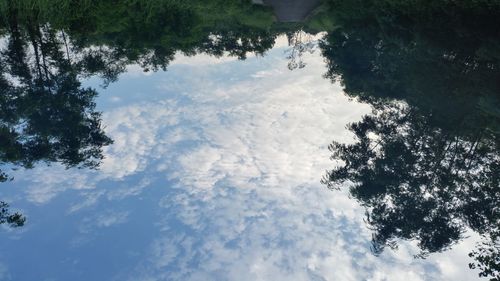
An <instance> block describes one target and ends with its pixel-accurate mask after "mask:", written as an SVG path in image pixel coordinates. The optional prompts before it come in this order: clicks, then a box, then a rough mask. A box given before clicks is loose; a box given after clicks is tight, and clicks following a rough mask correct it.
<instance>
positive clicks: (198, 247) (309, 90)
mask: <svg viewBox="0 0 500 281" xmlns="http://www.w3.org/2000/svg"><path fill="white" fill-rule="evenodd" d="M287 50H289V47H288V46H286V40H285V39H284V38H280V39H279V40H278V43H277V44H276V46H275V48H274V49H272V50H270V51H269V52H268V53H267V54H266V55H265V56H264V57H262V56H259V57H256V56H250V57H249V58H248V59H247V60H245V61H239V60H237V59H235V58H230V57H223V58H220V59H217V58H213V57H209V56H207V55H197V56H194V57H185V56H182V55H179V56H177V58H176V60H175V61H174V62H173V63H172V64H171V65H170V66H169V68H168V71H166V72H157V73H144V72H142V70H141V69H140V68H139V67H138V66H130V67H129V68H128V72H127V73H125V74H123V75H121V77H120V79H119V81H118V82H116V83H113V84H111V85H109V86H108V87H107V88H106V89H102V88H99V84H100V83H99V81H98V80H97V79H91V80H89V81H87V82H86V83H87V84H88V85H91V86H95V87H98V91H99V92H100V96H99V98H98V99H97V100H96V102H97V107H98V109H99V110H100V111H102V112H103V116H102V117H103V124H104V126H105V131H106V133H107V134H108V135H109V136H110V137H111V138H112V139H114V144H112V145H110V146H109V147H106V148H105V151H104V154H105V159H104V160H103V163H102V165H101V167H100V169H99V170H97V171H94V170H85V169H69V170H67V169H65V168H64V167H62V166H60V165H58V164H52V165H50V166H47V165H45V164H40V165H38V166H37V167H35V168H34V169H31V170H22V169H20V170H18V171H15V172H14V173H13V174H12V175H13V176H14V177H15V180H14V181H13V182H10V183H7V184H3V186H2V188H1V190H0V196H1V198H2V200H4V201H6V202H8V203H10V204H11V206H12V207H13V208H14V209H16V210H20V211H21V212H22V213H24V214H25V215H26V216H27V223H26V225H25V226H24V227H22V228H17V229H11V228H8V227H5V226H4V227H3V228H2V229H1V234H0V235H2V239H1V241H0V280H18V281H24V280H47V281H48V280H144V281H146V280H147V281H149V280H151V281H152V280H241V281H245V280H287V281H290V280H314V281H319V280H371V281H376V280H379V281H382V280H406V281H416V280H475V279H476V278H477V272H474V271H472V270H469V269H468V266H467V264H468V262H470V260H469V258H468V257H467V253H468V252H469V251H470V250H471V249H473V247H474V240H475V239H474V237H472V238H471V239H467V240H465V241H464V242H462V243H460V244H458V245H455V246H454V247H453V249H452V250H450V251H446V252H444V253H438V254H435V255H432V256H430V257H429V258H427V259H415V258H414V257H413V255H415V254H417V253H418V248H417V247H416V246H415V243H413V242H411V241H410V242H405V241H401V242H400V243H399V248H398V249H397V250H386V251H384V252H383V253H382V254H381V255H380V256H374V255H373V254H372V253H371V251H370V239H371V233H370V230H369V229H368V228H367V226H366V224H365V223H364V220H363V219H364V216H365V211H364V209H363V208H362V207H360V206H359V204H358V203H357V202H356V201H355V200H353V199H351V198H349V196H348V194H346V193H345V192H344V191H331V190H328V189H327V188H326V186H324V185H322V184H321V183H320V180H321V178H322V177H323V176H324V175H325V174H326V170H329V169H331V168H332V167H334V166H335V165H336V163H335V162H334V161H333V160H331V159H330V153H329V151H328V148H327V147H328V145H329V144H330V143H331V142H332V141H334V140H335V141H340V142H345V143H349V142H353V141H354V139H353V135H352V134H351V133H350V132H349V131H348V130H347V129H346V125H347V124H348V123H351V122H356V121H358V120H360V119H361V117H362V116H363V115H365V114H368V113H369V112H370V107H369V106H368V105H366V104H361V103H358V102H357V101H354V100H350V99H348V98H347V97H346V96H345V95H344V94H343V91H342V86H341V85H340V84H335V83H332V82H331V81H329V80H327V79H324V78H323V74H324V73H325V72H326V68H325V64H324V61H323V59H322V57H321V54H320V53H319V51H316V52H314V53H313V54H308V55H306V56H305V58H304V60H305V62H306V63H307V66H306V67H305V68H303V69H296V70H293V71H290V70H289V69H288V68H287V59H286V55H287Z"/></svg>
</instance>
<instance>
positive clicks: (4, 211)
mask: <svg viewBox="0 0 500 281" xmlns="http://www.w3.org/2000/svg"><path fill="white" fill-rule="evenodd" d="M25 222H26V218H25V217H24V216H23V215H21V214H19V213H11V212H10V211H9V204H7V203H5V202H2V201H0V224H4V223H6V224H8V225H9V226H11V227H20V226H23V225H24V223H25Z"/></svg>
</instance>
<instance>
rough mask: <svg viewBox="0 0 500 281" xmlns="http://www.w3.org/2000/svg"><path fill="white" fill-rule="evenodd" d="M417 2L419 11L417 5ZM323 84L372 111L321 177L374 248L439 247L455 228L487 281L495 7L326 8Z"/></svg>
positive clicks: (496, 161)
mask: <svg viewBox="0 0 500 281" xmlns="http://www.w3.org/2000/svg"><path fill="white" fill-rule="evenodd" d="M424 2H425V3H424ZM329 3H330V5H331V11H330V13H331V15H332V17H333V18H334V19H335V23H336V28H335V30H333V31H331V32H330V33H329V34H328V36H327V37H326V38H325V39H324V40H323V42H322V44H321V45H320V47H321V49H322V52H323V55H324V57H325V59H326V61H327V66H328V72H327V73H326V77H328V78H330V79H332V80H334V81H340V82H341V83H342V84H343V86H344V88H345V92H346V93H347V94H348V95H349V96H351V97H353V98H355V99H357V100H359V101H363V102H368V103H370V104H371V105H373V108H374V110H373V113H372V114H370V115H367V116H365V117H364V118H363V120H361V121H360V122H357V123H354V124H350V125H349V126H348V129H349V130H350V131H352V132H353V133H354V135H355V139H356V142H355V143H353V144H343V143H337V142H334V143H333V144H332V145H331V146H330V150H331V151H332V153H333V154H332V159H334V160H337V161H338V163H339V164H338V166H337V167H335V168H334V169H333V170H331V171H329V173H328V174H327V175H326V176H325V178H324V179H323V182H324V183H325V184H326V185H327V186H328V187H330V188H340V187H342V186H346V185H348V186H349V191H350V194H351V195H352V197H353V198H355V199H356V200H358V201H359V202H360V204H361V205H363V206H365V207H366V210H367V222H368V225H369V227H370V228H371V229H372V230H373V240H372V246H373V251H374V253H376V254H379V253H380V252H382V251H383V249H384V248H385V247H397V240H398V239H406V240H416V241H417V242H418V245H419V247H420V249H421V252H420V253H419V254H418V255H417V256H421V257H425V256H427V255H428V254H430V253H434V252H440V251H444V250H446V249H449V248H450V247H452V246H453V244H455V243H457V241H460V240H461V239H462V238H463V235H464V232H465V231H466V229H472V230H473V231H475V232H477V233H479V234H481V236H482V237H483V240H484V242H483V243H481V244H479V245H478V247H477V250H476V251H473V252H472V253H471V254H470V256H471V257H473V258H474V259H475V262H474V263H471V268H477V269H479V270H480V271H481V272H480V275H481V276H485V277H486V276H488V277H491V278H493V279H492V280H496V279H495V278H498V276H499V275H498V274H499V270H498V269H499V255H498V254H499V251H498V247H499V241H498V235H497V234H496V233H498V231H499V226H500V210H499V209H498V206H499V205H500V180H499V177H500V156H499V145H500V142H499V139H498V138H499V136H500V135H499V130H498V124H500V114H499V111H498V108H499V102H498V101H499V97H500V52H499V50H500V49H499V46H500V41H499V38H500V33H499V32H500V30H498V29H497V28H496V26H497V24H496V22H497V21H498V17H499V16H500V3H499V2H498V1H488V0H484V1H460V2H456V1H453V3H452V2H451V1H433V2H432V3H430V2H428V1H421V0H415V1H357V0H351V1H336V0H332V1H329Z"/></svg>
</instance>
